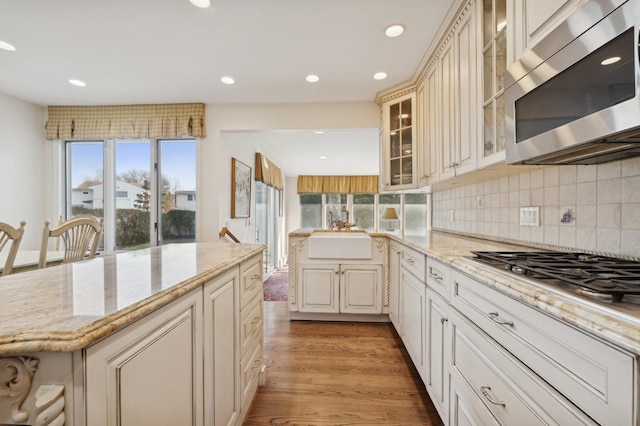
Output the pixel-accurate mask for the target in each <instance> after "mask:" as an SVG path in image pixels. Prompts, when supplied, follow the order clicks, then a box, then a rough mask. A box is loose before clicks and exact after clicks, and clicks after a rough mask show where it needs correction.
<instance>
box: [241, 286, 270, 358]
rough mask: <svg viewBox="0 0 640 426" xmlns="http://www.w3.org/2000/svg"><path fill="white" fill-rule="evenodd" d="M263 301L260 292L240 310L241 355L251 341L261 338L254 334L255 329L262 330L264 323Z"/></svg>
mask: <svg viewBox="0 0 640 426" xmlns="http://www.w3.org/2000/svg"><path fill="white" fill-rule="evenodd" d="M263 307H264V303H262V294H261V293H258V294H257V295H256V297H255V298H254V299H253V300H252V301H251V302H249V304H248V305H247V306H246V307H244V308H243V309H242V311H241V312H240V353H241V354H242V355H241V356H244V354H245V353H246V352H247V350H248V348H249V347H250V346H251V343H252V342H253V341H254V340H256V339H259V338H261V337H262V336H260V337H256V336H254V334H255V333H256V332H257V331H256V330H259V331H262V326H263V324H264V319H263V318H264V311H263Z"/></svg>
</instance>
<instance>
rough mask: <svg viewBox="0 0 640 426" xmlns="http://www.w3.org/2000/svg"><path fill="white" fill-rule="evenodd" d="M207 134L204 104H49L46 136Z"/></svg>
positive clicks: (107, 136)
mask: <svg viewBox="0 0 640 426" xmlns="http://www.w3.org/2000/svg"><path fill="white" fill-rule="evenodd" d="M183 136H191V137H197V136H200V137H204V136H206V128H205V118H204V104H157V105H102V106H50V107H49V108H48V118H47V125H46V138H47V139H49V140H55V139H63V140H73V139H82V140H89V139H130V138H131V139H152V138H179V137H183Z"/></svg>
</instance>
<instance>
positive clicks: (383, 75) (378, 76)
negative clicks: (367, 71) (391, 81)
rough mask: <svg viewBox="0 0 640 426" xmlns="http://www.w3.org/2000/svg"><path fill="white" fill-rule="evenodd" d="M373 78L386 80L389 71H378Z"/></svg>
mask: <svg viewBox="0 0 640 426" xmlns="http://www.w3.org/2000/svg"><path fill="white" fill-rule="evenodd" d="M373 78H374V79H376V80H384V79H385V78H387V73H386V72H377V73H375V74H374V75H373Z"/></svg>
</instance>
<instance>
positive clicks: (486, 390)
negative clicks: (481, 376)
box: [480, 386, 507, 407]
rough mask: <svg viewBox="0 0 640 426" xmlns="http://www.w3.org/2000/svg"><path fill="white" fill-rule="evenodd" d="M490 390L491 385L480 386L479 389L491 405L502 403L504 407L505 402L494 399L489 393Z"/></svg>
mask: <svg viewBox="0 0 640 426" xmlns="http://www.w3.org/2000/svg"><path fill="white" fill-rule="evenodd" d="M490 390H491V386H480V391H481V392H482V394H483V395H484V397H485V398H487V401H489V402H490V403H492V404H493V405H502V406H503V407H506V406H507V404H505V403H504V402H500V401H496V400H495V399H494V398H493V396H491V394H490V393H489V391H490Z"/></svg>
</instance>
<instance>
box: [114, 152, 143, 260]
mask: <svg viewBox="0 0 640 426" xmlns="http://www.w3.org/2000/svg"><path fill="white" fill-rule="evenodd" d="M150 164H151V143H150V142H149V141H146V140H145V141H117V142H116V182H115V190H116V194H117V193H118V192H121V191H127V192H128V194H129V196H128V197H126V198H124V197H116V199H115V207H116V250H135V249H139V248H144V247H149V243H150V214H151V207H152V205H151V200H152V197H151V191H150V189H151V173H150V170H149V169H150Z"/></svg>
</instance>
